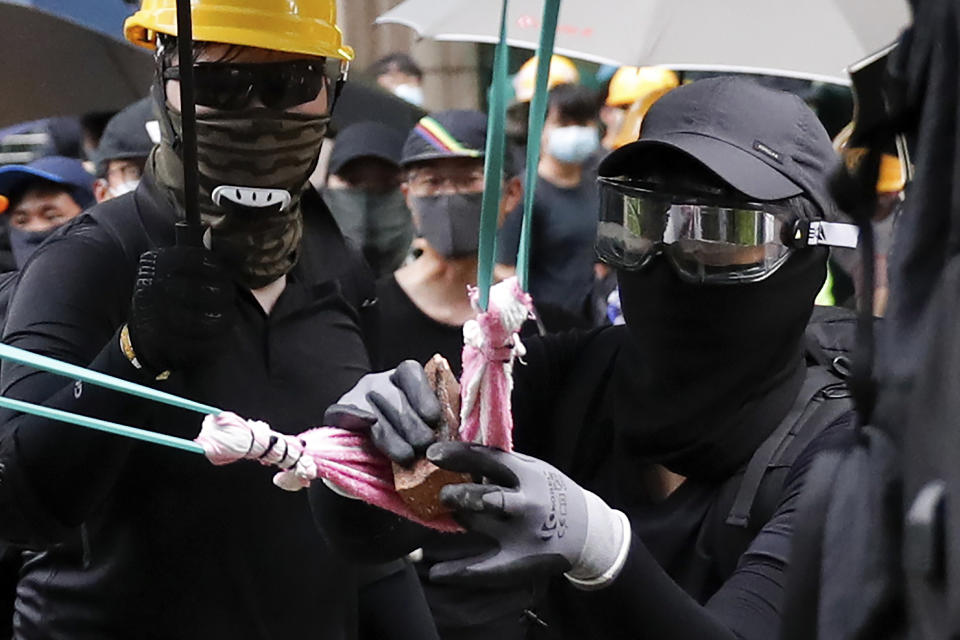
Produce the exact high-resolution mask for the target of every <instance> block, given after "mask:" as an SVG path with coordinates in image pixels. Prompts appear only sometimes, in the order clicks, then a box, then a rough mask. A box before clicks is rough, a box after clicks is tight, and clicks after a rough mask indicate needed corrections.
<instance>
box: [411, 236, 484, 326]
mask: <svg viewBox="0 0 960 640" xmlns="http://www.w3.org/2000/svg"><path fill="white" fill-rule="evenodd" d="M395 277H396V279H397V283H398V284H399V285H400V288H401V289H403V290H404V292H405V293H406V294H407V296H409V298H410V300H411V301H412V302H413V303H414V304H415V305H416V306H417V307H418V308H419V309H420V310H421V311H423V313H425V314H426V315H427V316H428V317H430V318H432V319H433V320H436V321H437V322H442V323H444V324H451V325H462V324H463V323H464V322H466V321H467V320H469V319H470V318H472V317H473V315H474V312H473V309H472V308H471V306H470V300H469V298H468V297H467V287H470V286H475V285H476V284H477V256H476V255H472V256H470V257H467V258H444V257H443V256H441V255H440V254H438V253H437V252H436V251H434V250H433V249H432V248H430V247H426V248H425V249H424V251H423V255H421V256H420V257H419V258H418V259H417V260H416V261H414V262H412V263H411V264H409V265H407V266H406V267H403V268H402V269H400V270H399V271H397V272H396V274H395Z"/></svg>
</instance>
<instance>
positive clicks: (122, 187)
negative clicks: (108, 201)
mask: <svg viewBox="0 0 960 640" xmlns="http://www.w3.org/2000/svg"><path fill="white" fill-rule="evenodd" d="M138 184H140V181H139V180H127V181H126V182H121V183H120V184H118V185H117V186H115V187H114V186H111V187H108V188H107V193H109V194H110V197H111V198H118V197H120V196H122V195H123V194H125V193H130V192H131V191H134V190H136V188H137V185H138Z"/></svg>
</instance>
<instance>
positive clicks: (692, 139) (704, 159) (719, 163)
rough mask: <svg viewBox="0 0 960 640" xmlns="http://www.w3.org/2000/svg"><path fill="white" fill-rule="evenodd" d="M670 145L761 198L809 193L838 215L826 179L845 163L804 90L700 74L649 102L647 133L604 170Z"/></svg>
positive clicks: (624, 169)
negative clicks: (804, 96)
mask: <svg viewBox="0 0 960 640" xmlns="http://www.w3.org/2000/svg"><path fill="white" fill-rule="evenodd" d="M663 147H669V148H672V149H676V150H678V151H680V152H683V153H685V154H687V155H689V156H690V157H692V158H694V159H695V160H697V161H699V162H700V163H702V164H703V165H704V166H706V167H707V168H708V169H710V170H711V171H713V172H714V173H715V174H717V175H718V176H719V177H720V178H721V179H723V180H724V181H725V182H726V183H728V184H729V185H730V186H732V187H734V188H735V189H737V190H738V191H740V192H742V193H744V194H746V195H747V196H749V197H751V198H756V199H757V200H764V201H768V200H781V199H784V198H790V197H793V196H796V195H800V194H801V193H802V194H805V195H806V196H807V197H809V198H810V199H811V200H812V201H813V202H815V203H816V204H817V206H818V207H819V208H820V211H821V213H822V214H823V216H824V217H825V218H835V217H837V215H838V212H837V208H836V205H835V204H834V202H833V199H832V198H831V196H830V193H829V191H828V188H827V178H828V177H829V174H830V171H831V170H832V169H833V167H834V165H835V164H836V163H837V161H838V157H837V155H836V153H835V152H834V150H833V146H832V145H831V142H830V138H829V137H828V136H827V132H826V130H825V129H824V128H823V125H822V124H821V123H820V121H819V120H818V119H817V116H816V114H815V113H814V112H813V111H812V110H811V109H810V108H809V107H808V106H807V105H806V104H805V103H804V102H803V101H802V100H801V99H800V98H798V97H797V96H795V95H793V94H791V93H787V92H786V91H781V90H777V89H768V88H765V87H762V86H760V85H759V84H757V83H756V82H754V81H751V80H747V79H745V78H737V77H731V76H724V77H719V78H709V79H706V80H699V81H697V82H693V83H691V84H688V85H684V86H682V87H679V88H677V89H674V90H673V91H671V92H669V93H667V94H666V95H664V96H663V97H662V98H660V99H659V100H657V102H655V103H654V104H653V106H652V107H650V111H648V112H647V114H646V116H645V117H644V119H643V124H642V126H641V129H640V137H639V139H638V140H637V141H636V142H632V143H630V144H628V145H625V146H623V147H621V148H619V149H617V150H616V151H614V152H612V153H611V154H610V155H608V156H607V157H606V158H605V159H604V160H603V162H601V163H600V167H599V169H598V172H599V174H600V175H601V176H604V177H616V176H623V175H627V176H629V175H631V167H632V166H637V165H638V164H639V163H640V162H641V161H642V160H643V159H644V156H645V155H646V154H647V153H649V152H650V150H651V149H656V148H663Z"/></svg>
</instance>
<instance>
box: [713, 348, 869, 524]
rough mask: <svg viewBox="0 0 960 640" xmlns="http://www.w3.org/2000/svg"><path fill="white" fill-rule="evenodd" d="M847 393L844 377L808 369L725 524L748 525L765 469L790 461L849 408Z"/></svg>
mask: <svg viewBox="0 0 960 640" xmlns="http://www.w3.org/2000/svg"><path fill="white" fill-rule="evenodd" d="M849 396H850V394H849V392H847V390H846V387H845V385H844V383H843V380H842V379H841V378H840V377H839V376H838V374H837V372H835V371H834V370H832V369H830V368H828V367H809V368H808V369H807V375H806V378H805V379H804V381H803V385H802V386H801V387H800V392H799V393H798V394H797V398H796V400H794V403H793V406H791V407H790V410H789V411H788V412H787V415H786V417H784V419H783V420H782V421H781V422H780V424H779V426H777V428H776V429H774V431H773V433H771V434H770V436H769V437H767V439H766V440H764V442H763V444H761V445H760V447H759V448H757V450H756V452H754V454H753V457H751V458H750V462H748V463H747V468H746V471H744V474H743V479H742V480H741V481H740V486H739V488H738V489H737V493H736V497H735V498H734V501H733V506H732V507H731V509H730V513H729V514H728V515H727V520H726V523H727V524H729V525H732V526H735V527H742V528H747V527H749V526H750V516H751V514H752V513H754V512H755V511H757V508H756V501H757V495H758V494H759V491H760V485H761V483H762V482H763V480H764V477H765V476H766V475H767V471H768V469H770V468H771V467H772V466H774V465H780V466H790V465H791V464H793V461H794V460H795V459H796V457H797V456H798V455H799V453H800V451H801V450H802V449H803V447H805V446H806V445H807V444H808V443H809V442H810V440H812V439H813V438H814V437H815V436H816V435H817V434H818V433H820V432H821V431H823V430H824V429H826V428H827V427H828V426H830V424H832V423H833V422H834V421H835V420H836V419H837V418H839V417H840V416H841V415H843V414H844V413H845V412H847V411H849V410H850V409H851V408H852V405H851V403H850V399H849Z"/></svg>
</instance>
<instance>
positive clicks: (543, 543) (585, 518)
mask: <svg viewBox="0 0 960 640" xmlns="http://www.w3.org/2000/svg"><path fill="white" fill-rule="evenodd" d="M427 459H428V460H430V461H431V462H433V463H434V464H436V465H437V466H438V467H442V468H444V469H448V470H450V471H456V472H460V473H470V474H473V475H474V476H475V477H477V478H485V479H486V481H487V482H485V483H483V484H479V483H477V484H470V483H467V484H451V485H447V486H445V487H443V489H441V490H440V501H441V502H442V503H443V504H444V505H445V506H447V507H449V508H451V509H454V517H455V518H456V520H457V521H458V522H459V523H460V524H462V525H463V526H464V527H466V528H467V530H469V531H474V532H477V533H481V534H484V535H486V536H488V537H490V538H492V539H493V540H495V541H496V543H497V550H496V552H495V553H493V554H491V553H489V552H488V553H483V554H481V555H478V556H473V557H468V558H462V559H459V560H450V561H447V562H440V563H437V564H435V565H434V566H433V567H431V569H430V579H431V580H433V581H437V582H454V583H461V584H468V585H476V586H487V587H496V586H514V585H522V584H527V583H528V582H529V581H531V580H536V579H538V578H543V577H547V576H551V575H558V574H560V573H566V574H567V578H568V579H570V581H571V582H573V583H574V584H575V585H576V586H578V587H581V588H587V589H590V588H601V587H603V586H606V585H607V584H609V583H610V582H611V581H612V580H613V579H614V578H615V577H616V575H617V573H618V572H619V570H620V567H621V566H622V565H623V562H624V560H625V559H626V553H627V550H628V549H629V544H630V522H629V521H628V520H627V518H626V516H625V515H623V514H622V513H621V512H619V511H616V510H614V509H611V508H610V507H609V506H607V504H606V503H605V502H604V501H603V500H601V499H600V498H599V497H597V496H596V495H594V494H593V493H591V492H589V491H587V490H586V489H583V488H582V487H580V486H579V485H578V484H577V483H576V482H574V481H573V480H571V479H570V478H568V477H567V476H566V475H564V474H563V473H561V472H560V471H559V470H557V469H556V468H554V467H553V466H551V465H549V464H547V463H546V462H543V461H542V460H538V459H536V458H532V457H530V456H525V455H523V454H519V453H507V452H505V451H501V450H499V449H492V448H489V447H484V446H481V445H477V444H468V443H464V442H438V443H437V444H435V445H433V446H432V447H430V449H429V450H428V451H427Z"/></svg>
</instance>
